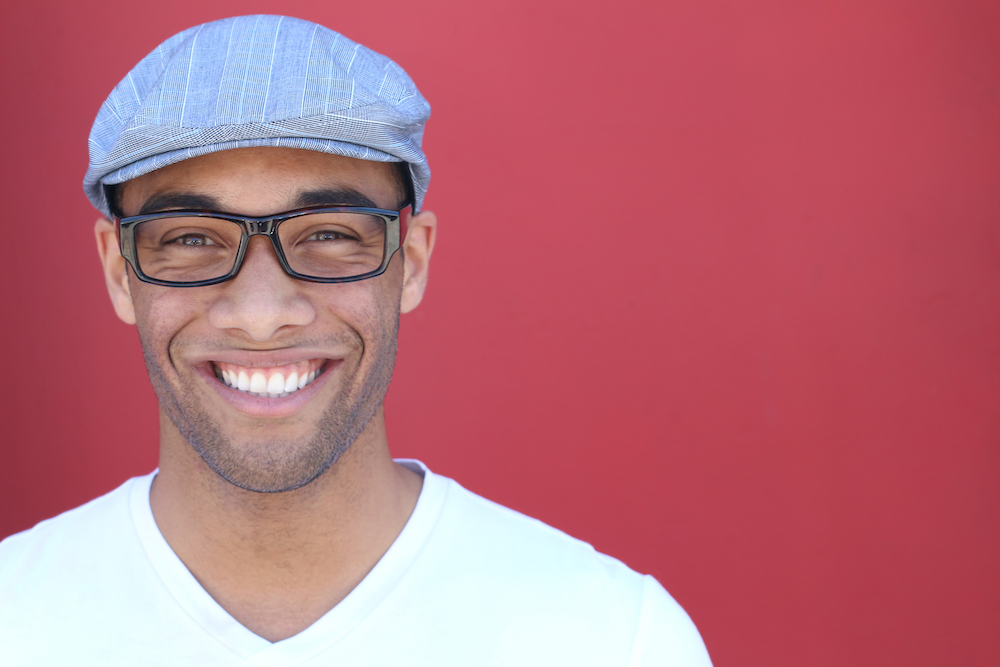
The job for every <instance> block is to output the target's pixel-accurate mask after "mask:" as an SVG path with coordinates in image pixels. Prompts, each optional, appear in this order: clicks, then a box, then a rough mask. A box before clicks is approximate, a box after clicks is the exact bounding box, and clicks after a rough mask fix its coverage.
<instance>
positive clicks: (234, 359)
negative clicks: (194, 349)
mask: <svg viewBox="0 0 1000 667" xmlns="http://www.w3.org/2000/svg"><path fill="white" fill-rule="evenodd" d="M344 356H345V355H343V354H331V353H330V351H329V350H319V349H311V348H301V347H290V348H282V349H279V350H239V349H235V350H234V349H228V350H217V351H212V352H203V353H201V354H197V355H194V356H191V357H189V358H188V359H187V362H188V363H189V364H190V365H192V366H200V365H202V364H205V363H208V362H222V363H227V364H233V365H236V366H243V367H244V368H274V367H277V366H287V365H290V364H294V363H297V362H300V361H309V360H312V359H330V360H336V359H343V358H344Z"/></svg>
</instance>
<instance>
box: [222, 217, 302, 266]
mask: <svg viewBox="0 0 1000 667" xmlns="http://www.w3.org/2000/svg"><path fill="white" fill-rule="evenodd" d="M287 219H288V216H280V217H274V218H264V219H263V220H255V219H253V218H243V219H242V220H239V223H240V224H241V225H242V227H243V232H244V236H243V242H242V243H241V244H240V247H239V250H238V251H237V253H236V261H235V263H234V266H233V271H232V277H234V278H235V277H236V275H237V274H238V273H239V272H240V269H242V268H243V260H244V259H246V254H247V250H249V248H250V239H252V238H253V237H255V236H266V237H267V238H268V239H269V240H270V241H271V249H272V250H273V251H274V254H275V255H276V256H277V259H278V264H280V265H281V268H282V270H283V271H284V272H285V273H287V274H288V275H290V276H292V277H293V278H295V277H296V274H295V272H294V271H293V270H292V268H291V267H290V266H289V265H288V260H287V259H286V258H285V253H284V249H283V248H282V247H281V241H280V239H279V238H278V223H280V222H282V221H283V220H287Z"/></svg>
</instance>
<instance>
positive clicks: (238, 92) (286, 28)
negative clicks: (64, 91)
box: [83, 15, 431, 215]
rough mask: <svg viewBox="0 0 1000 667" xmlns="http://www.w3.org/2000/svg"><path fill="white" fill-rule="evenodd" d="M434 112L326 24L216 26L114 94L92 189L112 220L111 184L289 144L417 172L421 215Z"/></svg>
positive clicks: (158, 55) (181, 37)
mask: <svg viewBox="0 0 1000 667" xmlns="http://www.w3.org/2000/svg"><path fill="white" fill-rule="evenodd" d="M430 111H431V109H430V105H429V104H428V103H427V100H425V99H424V98H423V96H421V95H420V91H418V90H417V87H416V86H415V85H414V84H413V81H412V80H411V79H410V77H409V76H408V75H407V74H406V72H404V71H403V69H402V68H401V67H400V66H399V65H397V64H396V63H394V62H393V61H391V60H389V59H388V58H386V57H385V56H383V55H380V54H378V53H375V52H374V51H372V50H371V49H368V48H365V47H364V46H361V45H360V44H357V43H355V42H352V41H351V40H349V39H347V38H346V37H344V36H343V35H340V34H338V33H336V32H334V31H332V30H329V29H328V28H324V27H323V26H321V25H317V24H315V23H310V22H308V21H303V20H301V19H295V18H289V17H287V16H264V15H261V16H237V17H234V18H228V19H222V20H221V21H212V22H211V23H205V24H203V25H199V26H195V27H194V28H190V29H188V30H185V31H184V32H181V33H178V34H176V35H174V36H173V37H171V38H170V39H168V40H167V41H165V42H163V44H160V46H158V47H156V49H154V50H153V52H152V53H150V54H149V55H148V56H146V57H145V58H143V59H142V60H141V61H140V62H139V64H138V65H136V66H135V68H134V69H133V70H132V71H131V72H129V73H128V76H126V77H125V78H124V79H123V80H122V82H121V83H119V84H118V85H117V86H116V87H115V89H114V90H113V91H111V95H109V96H108V99H107V100H105V102H104V104H103V105H102V106H101V110H100V111H99V112H98V113H97V118H96V119H95V120H94V127H93V129H92V130H91V132H90V165H89V167H88V168H87V175H86V176H85V177H84V179H83V189H84V191H85V192H86V193H87V197H88V198H89V199H90V201H91V203H92V204H93V205H94V206H96V207H97V208H98V209H100V210H101V211H102V212H103V213H104V214H105V215H110V214H111V211H110V210H109V206H108V202H107V199H106V198H105V196H104V188H103V187H102V184H103V185H114V184H115V183H123V182H124V181H127V180H129V179H132V178H135V177H137V176H141V175H142V174H146V173H149V172H151V171H154V170H156V169H159V168H160V167H165V166H167V165H168V164H173V163H174V162H180V161H181V160H186V159H188V158H192V157H195V156H198V155H203V154H205V153H212V152H214V151H221V150H227V149H230V148H242V147H246V146H284V147H288V148H306V149H310V150H314V151H320V152H322V153H334V154H337V155H343V156H346V157H351V158H357V159H360V160H373V161H376V162H407V163H408V164H409V168H410V177H411V179H412V181H413V194H414V202H413V209H414V212H417V211H419V210H420V205H421V203H422V202H423V199H424V195H425V194H426V192H427V184H428V182H429V181H430V177H431V172H430V168H429V167H428V166H427V158H426V157H425V156H424V153H423V150H421V147H420V142H421V139H422V138H423V133H424V123H426V122H427V119H428V118H429V117H430Z"/></svg>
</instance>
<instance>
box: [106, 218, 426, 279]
mask: <svg viewBox="0 0 1000 667" xmlns="http://www.w3.org/2000/svg"><path fill="white" fill-rule="evenodd" d="M407 208H409V205H407V206H404V207H403V208H401V209H399V210H398V211H391V210H388V209H382V208H368V207H364V206H310V207H306V208H297V209H295V210H293V211H285V212H284V213H278V214H277V215H269V216H264V217H261V218H255V217H251V216H246V215H233V214H231V213H218V212H216V211H203V210H195V209H185V210H175V211H161V212H159V213H147V214H145V215H134V216H130V217H126V218H119V217H118V216H114V219H115V222H116V223H117V227H118V242H119V246H120V248H121V253H122V257H124V258H125V260H126V261H127V262H128V263H129V265H130V266H131V267H132V270H133V271H134V272H135V275H136V277H137V278H138V279H139V280H141V281H142V282H144V283H149V284H151V285H162V286H164V287H204V286H206V285H217V284H219V283H224V282H226V281H227V280H232V279H233V278H235V277H236V275H237V274H238V273H239V272H240V267H242V266H243V257H244V255H246V251H247V247H248V246H249V245H250V238H251V237H253V236H258V235H260V236H266V237H268V238H269V239H270V240H271V247H272V248H274V254H275V255H277V257H278V263H279V264H281V268H282V269H284V271H285V273H287V274H288V275H290V276H291V277H292V278H296V279H298V280H305V281H307V282H312V283H352V282H356V281H358V280H367V279H368V278H374V277H376V276H380V275H382V274H383V273H385V270H386V269H387V268H389V262H390V261H392V257H393V255H395V254H396V251H397V250H399V248H400V218H401V216H402V212H403V211H405V210H406V209H407ZM311 213H364V214H367V215H374V216H377V217H379V218H382V220H383V221H384V222H385V241H384V244H383V247H382V264H381V265H380V266H379V267H378V268H377V269H374V270H373V271H369V272H368V273H363V274H361V275H359V276H348V277H343V278H322V277H319V276H307V275H304V274H302V273H298V272H296V271H295V270H293V269H292V267H291V266H290V265H289V264H288V259H287V258H286V257H285V252H284V250H283V249H282V247H281V241H280V239H279V238H278V226H279V225H280V224H281V223H282V222H284V221H285V220H291V219H292V218H298V217H301V216H303V215H309V214H311ZM181 217H186V218H191V217H198V218H214V219H217V220H228V221H230V222H234V223H236V224H238V225H240V227H241V230H242V236H241V237H240V245H239V248H238V249H237V251H236V260H235V261H234V262H233V267H232V269H230V271H229V273H227V274H226V275H224V276H221V277H219V278H211V279H209V280H196V281H192V282H175V281H170V280H159V279H158V278H152V277H150V276H147V275H146V274H145V273H143V271H142V268H141V267H140V266H139V260H138V256H137V253H136V249H135V227H136V225H138V224H140V223H142V222H146V221H148V220H162V219H165V218H181Z"/></svg>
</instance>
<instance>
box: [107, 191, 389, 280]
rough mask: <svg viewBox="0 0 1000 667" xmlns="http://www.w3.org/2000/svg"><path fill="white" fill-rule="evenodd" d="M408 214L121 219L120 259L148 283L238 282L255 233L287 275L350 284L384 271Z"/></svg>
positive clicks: (373, 211) (323, 211)
mask: <svg viewBox="0 0 1000 667" xmlns="http://www.w3.org/2000/svg"><path fill="white" fill-rule="evenodd" d="M404 211H408V208H404V209H403V210H402V211H388V210H384V209H380V208H363V207H357V206H339V207H315V208H301V209H296V210H294V211H287V212H285V213H279V214H278V215H272V216H267V217H263V218H253V217H248V216H240V215H230V214H228V213H215V212H212V211H164V212H162V213H150V214H148V215H136V216H132V217H127V218H119V219H118V229H119V238H120V242H121V252H122V256H123V257H124V258H125V259H126V260H127V261H128V263H129V264H131V265H132V269H133V270H134V271H135V274H136V276H137V277H138V278H139V280H142V281H143V282H147V283H152V284H154V285H167V286H174V287H199V286H202V285H214V284H216V283H221V282H225V281H227V280H232V279H233V278H235V277H236V274H237V273H239V270H240V266H241V265H242V264H243V257H244V255H246V250H247V246H248V245H249V243H250V237H251V236H256V235H258V234H259V235H262V236H267V237H268V238H269V239H271V245H272V246H273V247H274V252H275V254H276V255H277V256H278V262H279V263H280V264H281V268H283V269H284V270H285V273H287V274H288V275H290V276H292V277H293V278H298V279H299V280H308V281H311V282H317V283H346V282H352V281H355V280H364V279H366V278H374V277H375V276H378V275H381V274H382V273H384V272H385V270H386V268H387V267H388V266H389V260H391V259H392V256H393V254H394V253H395V252H396V251H397V250H399V241H400V227H401V219H402V220H403V224H405V216H404V215H403V212H404Z"/></svg>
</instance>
